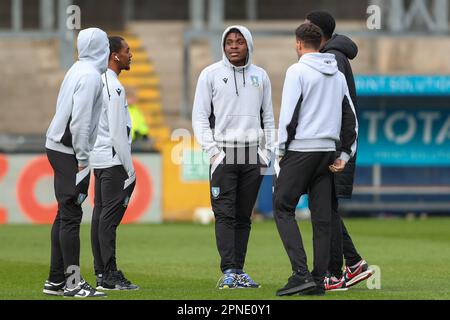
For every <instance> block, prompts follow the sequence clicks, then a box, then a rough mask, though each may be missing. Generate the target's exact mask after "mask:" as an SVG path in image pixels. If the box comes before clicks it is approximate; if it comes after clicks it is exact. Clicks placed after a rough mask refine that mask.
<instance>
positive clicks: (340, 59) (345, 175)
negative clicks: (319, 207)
mask: <svg viewBox="0 0 450 320" xmlns="http://www.w3.org/2000/svg"><path fill="white" fill-rule="evenodd" d="M306 21H309V22H311V23H314V24H315V25H317V26H318V27H319V28H321V29H322V32H323V34H324V41H325V43H324V44H323V46H322V48H321V50H320V52H323V53H332V54H334V55H335V57H336V61H337V65H338V69H339V71H340V72H342V73H343V74H344V76H345V79H346V81H347V86H348V89H349V92H350V97H351V100H352V102H353V105H354V106H355V108H356V107H357V101H356V87H355V80H354V79H353V72H352V67H351V65H350V62H349V59H354V58H355V57H356V55H357V53H358V47H357V46H356V44H355V43H354V42H353V41H352V40H351V39H349V38H347V37H346V36H343V35H338V34H334V35H333V32H334V29H335V26H336V23H335V20H334V18H333V17H332V16H331V15H330V14H329V13H327V12H324V11H314V12H311V13H309V14H308V15H307V16H306ZM336 150H337V154H339V153H340V152H341V150H342V148H341V145H340V143H337V144H336ZM355 164H356V155H355V157H353V158H351V159H350V161H349V162H348V163H347V165H346V166H345V169H344V171H343V172H339V173H335V174H334V175H333V181H334V183H333V195H332V209H333V211H334V212H335V213H336V214H333V218H332V223H331V226H332V238H331V239H332V240H331V252H330V264H329V267H328V272H329V275H328V276H327V278H326V284H325V287H326V289H327V290H342V289H345V288H348V287H351V286H354V285H356V284H357V283H359V282H361V281H363V280H365V279H367V278H368V277H370V276H371V275H372V274H373V273H374V271H373V270H372V269H369V267H368V264H367V262H366V261H365V260H364V259H362V258H361V256H360V255H359V254H358V251H357V250H356V248H355V245H354V244H353V241H352V239H351V237H350V235H349V233H348V231H347V228H346V227H345V224H344V221H343V220H342V218H341V217H340V215H339V214H338V209H339V200H338V199H339V198H351V196H352V191H353V178H354V175H355ZM343 256H344V257H345V260H346V261H345V262H346V263H345V265H346V268H345V272H344V274H343V273H342V266H343V263H344V261H343Z"/></svg>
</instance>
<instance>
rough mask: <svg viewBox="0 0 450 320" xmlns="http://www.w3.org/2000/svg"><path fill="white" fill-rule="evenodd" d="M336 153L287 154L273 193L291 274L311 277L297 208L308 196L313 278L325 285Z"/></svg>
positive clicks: (277, 223) (291, 152)
mask: <svg viewBox="0 0 450 320" xmlns="http://www.w3.org/2000/svg"><path fill="white" fill-rule="evenodd" d="M333 160H334V152H296V151H287V152H286V154H285V156H284V157H283V158H282V159H281V162H280V168H281V169H280V173H279V175H278V178H277V179H276V183H275V190H274V205H273V207H274V217H275V222H276V225H277V228H278V232H279V234H280V237H281V240H282V242H283V245H284V248H285V249H286V252H287V254H288V256H289V259H290V261H291V265H292V270H293V271H294V272H296V273H299V274H301V275H306V274H308V273H309V270H308V266H307V261H306V253H305V250H304V247H303V242H302V237H301V234H300V229H299V227H298V224H297V221H296V220H295V208H296V206H297V204H298V201H299V199H300V196H301V195H302V194H305V193H308V195H309V205H310V209H311V221H312V227H313V248H314V270H313V271H312V276H313V277H314V280H315V282H316V283H317V284H318V285H323V279H324V277H325V275H326V272H327V269H328V263H329V256H330V240H331V215H332V210H331V192H332V184H331V182H332V176H331V174H332V173H331V172H330V170H329V169H328V166H329V165H330V164H332V163H333Z"/></svg>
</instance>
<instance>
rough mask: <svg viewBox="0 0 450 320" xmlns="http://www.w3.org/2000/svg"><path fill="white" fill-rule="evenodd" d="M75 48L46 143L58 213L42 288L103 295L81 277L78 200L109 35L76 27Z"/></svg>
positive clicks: (83, 184)
mask: <svg viewBox="0 0 450 320" xmlns="http://www.w3.org/2000/svg"><path fill="white" fill-rule="evenodd" d="M77 48H78V61H77V62H75V64H74V65H73V66H72V67H71V68H70V69H69V71H68V72H67V73H66V76H65V77H64V81H63V83H62V85H61V88H60V91H59V95H58V100H57V102H56V113H55V116H54V117H53V120H52V122H51V124H50V127H49V128H48V131H47V140H46V143H45V147H46V151H47V157H48V160H49V162H50V164H51V166H52V168H53V171H54V174H55V177H54V179H55V182H54V187H55V196H56V200H57V202H58V212H57V215H56V218H55V222H54V223H53V227H52V231H51V243H52V245H51V264H50V274H49V278H48V280H47V281H46V282H45V284H44V290H43V292H44V293H45V294H49V295H64V296H65V297H80V298H84V297H104V296H105V294H104V293H102V292H98V291H96V290H95V289H93V288H92V287H91V286H90V285H89V284H88V283H87V282H86V281H84V280H83V279H82V278H81V276H80V274H79V265H80V223H81V218H82V215H83V211H82V208H81V204H82V203H83V201H84V200H85V199H86V197H87V191H88V187H89V176H90V174H89V173H90V169H89V155H90V152H91V150H92V148H93V147H94V143H95V139H96V137H97V127H98V121H99V117H100V113H101V110H102V102H103V100H102V88H103V83H102V79H101V74H102V73H104V72H105V71H106V67H107V63H108V55H109V44H108V37H107V35H106V33H105V32H104V31H102V30H100V29H97V28H89V29H85V30H81V31H80V33H79V34H78V39H77ZM69 277H70V278H69ZM66 278H67V280H69V281H66Z"/></svg>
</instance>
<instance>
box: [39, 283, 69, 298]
mask: <svg viewBox="0 0 450 320" xmlns="http://www.w3.org/2000/svg"><path fill="white" fill-rule="evenodd" d="M65 285H66V281H65V280H64V281H63V282H59V283H56V282H51V281H49V280H45V283H44V290H42V292H43V293H45V294H48V295H49V296H62V295H63V294H64V287H65Z"/></svg>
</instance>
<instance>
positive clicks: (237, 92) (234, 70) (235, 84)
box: [233, 67, 239, 96]
mask: <svg viewBox="0 0 450 320" xmlns="http://www.w3.org/2000/svg"><path fill="white" fill-rule="evenodd" d="M233 76H234V87H235V88H236V95H237V96H239V91H238V87H237V81H236V69H235V68H234V67H233Z"/></svg>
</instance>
